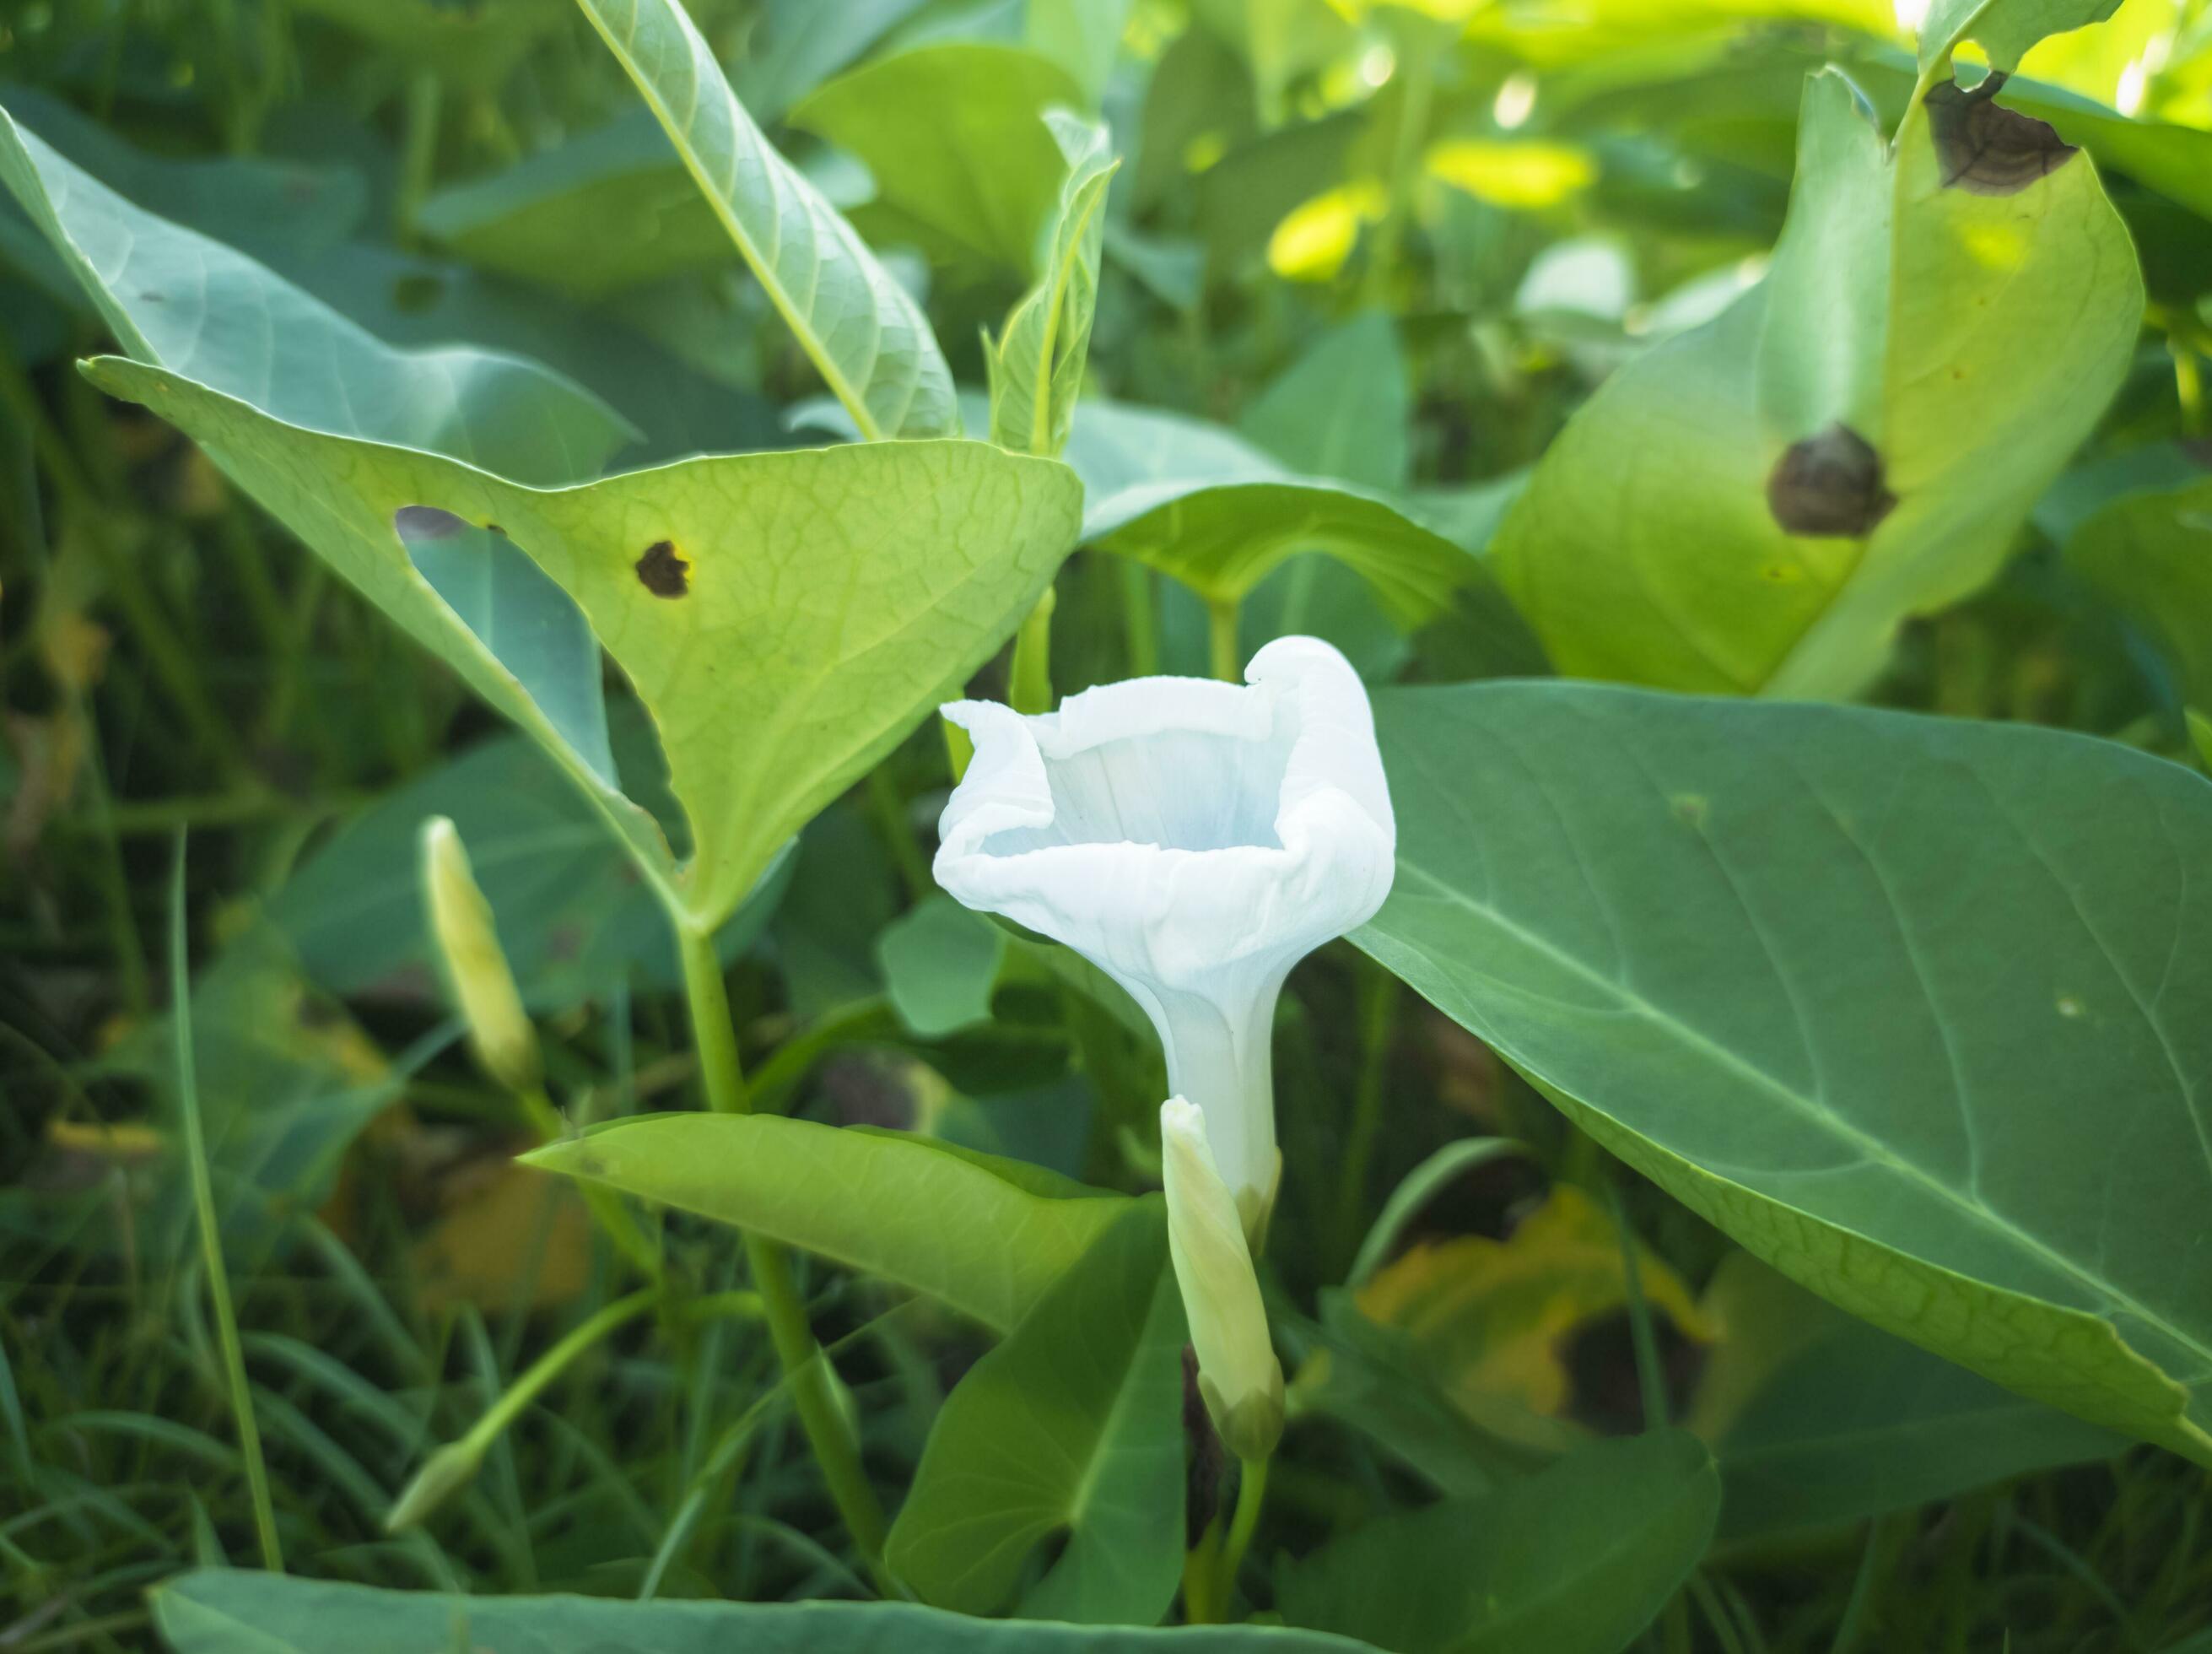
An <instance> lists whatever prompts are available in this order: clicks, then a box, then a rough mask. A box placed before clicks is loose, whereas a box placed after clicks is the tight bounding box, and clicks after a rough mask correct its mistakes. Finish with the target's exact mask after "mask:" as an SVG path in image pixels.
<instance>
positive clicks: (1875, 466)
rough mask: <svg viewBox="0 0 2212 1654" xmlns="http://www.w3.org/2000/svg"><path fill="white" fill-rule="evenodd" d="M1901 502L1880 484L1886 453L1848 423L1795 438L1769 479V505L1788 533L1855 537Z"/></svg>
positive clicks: (1767, 496)
mask: <svg viewBox="0 0 2212 1654" xmlns="http://www.w3.org/2000/svg"><path fill="white" fill-rule="evenodd" d="M1896 503H1897V496H1895V495H1894V494H1892V493H1891V492H1890V491H1889V490H1887V489H1886V488H1884V487H1883V486H1882V484H1881V455H1880V454H1878V453H1875V451H1874V447H1873V445H1872V444H1870V443H1869V441H1867V440H1866V438H1864V437H1863V436H1861V435H1859V434H1858V433H1857V431H1855V430H1853V429H1851V428H1850V426H1848V425H1844V424H1835V425H1831V426H1829V427H1828V429H1826V430H1824V431H1821V432H1820V433H1819V434H1817V435H1813V436H1808V437H1807V438H1805V439H1804V440H1803V441H1800V442H1792V443H1791V444H1790V446H1789V447H1787V448H1786V449H1784V451H1783V454H1782V458H1781V459H1778V460H1777V461H1776V462H1775V466H1774V470H1773V471H1772V472H1771V473H1770V474H1769V476H1768V477H1767V479H1766V508H1767V509H1768V510H1769V511H1771V512H1772V513H1773V514H1774V520H1775V521H1776V522H1778V523H1779V524H1780V525H1781V526H1782V529H1783V532H1784V533H1788V534H1806V535H1824V536H1835V537H1840V538H1848V539H1857V538H1859V537H1860V536H1862V535H1865V534H1871V533H1872V532H1874V528H1875V524H1876V523H1878V522H1880V521H1881V520H1882V519H1883V518H1884V517H1887V515H1889V510H1890V508H1891V507H1892V506H1893V505H1895V504H1896Z"/></svg>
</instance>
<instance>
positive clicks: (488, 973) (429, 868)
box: [422, 816, 542, 1092]
mask: <svg viewBox="0 0 2212 1654" xmlns="http://www.w3.org/2000/svg"><path fill="white" fill-rule="evenodd" d="M422 888H423V891H424V892H425V894H426V895H427V896H428V898H429V904H430V931H431V933H432V935H434V936H435V938H436V939H437V944H438V958H439V962H440V964H441V966H442V967H443V970H444V972H445V977H446V986H447V989H448V991H450V992H451V993H452V994H453V998H454V999H455V1000H457V1001H459V1006H460V1011H461V1016H462V1019H463V1020H464V1021H465V1022H466V1023H467V1024H468V1029H469V1045H470V1048H471V1049H473V1050H474V1051H475V1053H476V1055H477V1061H478V1062H480V1063H482V1064H483V1067H484V1072H485V1073H489V1075H490V1076H491V1077H492V1078H493V1079H495V1080H497V1081H498V1082H499V1083H500V1084H501V1085H504V1086H506V1087H507V1089H508V1090H510V1091H514V1092H534V1091H536V1090H537V1089H538V1082H539V1079H540V1078H541V1073H542V1071H541V1070H540V1068H539V1067H538V1031H537V1030H536V1029H535V1028H533V1027H532V1026H531V1023H530V1018H529V1016H528V1015H527V1013H526V1012H524V1010H523V1008H522V995H521V994H520V993H519V992H517V991H516V988H515V986H514V973H513V971H511V970H508V969H507V955H506V954H504V953H502V952H501V951H500V946H499V933H498V931H496V930H495V929H494V928H493V926H492V918H491V904H490V903H488V902H486V901H485V900H484V898H483V891H480V890H478V889H477V881H476V875H475V874H474V873H471V872H470V871H469V854H468V852H467V851H466V850H465V849H463V848H461V836H460V835H459V833H457V832H455V831H454V830H453V823H452V822H451V821H449V820H447V818H445V817H443V816H433V817H431V818H430V819H429V820H428V821H427V822H425V823H423V824H422Z"/></svg>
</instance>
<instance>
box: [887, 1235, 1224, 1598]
mask: <svg viewBox="0 0 2212 1654" xmlns="http://www.w3.org/2000/svg"><path fill="white" fill-rule="evenodd" d="M1122 1207H1123V1209H1122V1213H1121V1217H1120V1219H1119V1220H1118V1221H1117V1222H1116V1223H1115V1225H1114V1227H1113V1228H1112V1229H1111V1230H1109V1231H1107V1233H1106V1234H1104V1235H1103V1236H1101V1237H1099V1239H1098V1241H1097V1244H1094V1245H1093V1246H1092V1247H1091V1249H1090V1250H1088V1251H1087V1252H1085V1254H1084V1256H1083V1257H1082V1259H1081V1261H1080V1262H1078V1263H1076V1264H1075V1265H1074V1266H1073V1268H1070V1269H1069V1270H1068V1271H1067V1273H1066V1274H1065V1275H1064V1276H1063V1277H1062V1278H1061V1279H1060V1281H1059V1282H1058V1283H1057V1284H1056V1285H1055V1286H1053V1287H1052V1289H1051V1290H1050V1291H1048V1292H1046V1293H1045V1294H1044V1295H1043V1296H1042V1298H1039V1299H1038V1300H1037V1303H1036V1307H1035V1308H1034V1309H1032V1310H1030V1313H1029V1314H1028V1316H1026V1317H1024V1319H1023V1321H1022V1323H1021V1324H1020V1325H1019V1326H1018V1327H1016V1328H1015V1329H1014V1331H1013V1335H1012V1336H1011V1337H1009V1338H1008V1339H1007V1340H1006V1341H1005V1342H1004V1343H1002V1344H1000V1346H999V1347H997V1348H996V1349H994V1350H993V1351H991V1352H990V1353H988V1354H987V1355H986V1356H984V1358H983V1359H981V1360H980V1361H978V1362H977V1363H976V1364H975V1366H974V1367H973V1368H971V1369H970V1370H969V1373H968V1376H967V1377H965V1378H963V1379H962V1380H961V1382H960V1387H959V1388H958V1389H956V1390H954V1391H953V1392H952V1395H951V1398H950V1399H949V1400H947V1401H946V1402H945V1410H944V1411H943V1412H942V1413H940V1414H939V1415H938V1419H937V1424H936V1426H935V1427H934V1428H933V1429H932V1430H931V1432H930V1433H929V1445H928V1446H927V1449H925V1450H924V1451H923V1453H922V1458H921V1468H920V1469H918V1470H917V1471H916V1472H915V1482H914V1490H913V1492H911V1493H908V1495H907V1501H906V1504H905V1505H904V1506H903V1507H902V1508H901V1510H900V1511H899V1516H898V1521H897V1523H896V1524H895V1525H894V1526H893V1527H892V1529H891V1536H890V1545H889V1547H888V1548H887V1549H886V1551H885V1556H886V1557H887V1559H888V1560H890V1565H891V1566H892V1567H893V1568H894V1569H895V1570H896V1572H897V1573H898V1574H899V1576H900V1578H902V1579H904V1580H905V1581H906V1582H907V1583H908V1584H910V1585H912V1586H914V1588H915V1590H918V1591H919V1592H920V1593H921V1596H922V1597H923V1598H924V1600H926V1601H927V1602H933V1603H935V1604H937V1605H938V1606H939V1607H943V1608H957V1609H960V1610H962V1611H963V1612H964V1613H969V1614H987V1613H990V1612H992V1611H994V1610H995V1609H997V1608H1003V1607H1004V1606H1005V1605H1006V1598H1007V1596H1009V1595H1011V1594H1012V1590H1013V1588H1014V1585H1015V1583H1016V1581H1017V1580H1018V1578H1020V1575H1021V1572H1022V1568H1023V1565H1024V1563H1025V1562H1026V1561H1027V1560H1028V1559H1029V1554H1030V1552H1031V1551H1032V1550H1033V1549H1035V1548H1036V1546H1037V1545H1038V1544H1040V1543H1042V1542H1043V1541H1044V1540H1046V1539H1047V1538H1048V1537H1049V1536H1050V1535H1054V1534H1063V1535H1066V1547H1065V1548H1063V1549H1062V1550H1061V1552H1060V1556H1059V1559H1058V1560H1057V1561H1055V1562H1054V1564H1053V1566H1052V1568H1051V1569H1050V1571H1049V1572H1047V1573H1046V1575H1045V1577H1044V1578H1042V1580H1040V1581H1039V1582H1038V1583H1037V1584H1036V1587H1035V1588H1034V1589H1033V1590H1031V1591H1030V1594H1029V1596H1028V1597H1027V1598H1026V1599H1025V1600H1024V1603H1023V1605H1022V1612H1023V1613H1024V1614H1028V1615H1031V1616H1034V1617H1036V1618H1038V1619H1047V1620H1073V1621H1081V1622H1083V1623H1085V1624H1096V1625H1111V1624H1115V1623H1116V1622H1120V1623H1134V1624H1138V1625H1150V1624H1152V1623H1153V1622H1155V1621H1158V1619H1159V1617H1160V1615H1161V1614H1164V1613H1165V1612H1166V1611H1167V1607H1168V1604H1169V1603H1170V1602H1171V1601H1173V1600H1174V1597H1175V1592H1176V1582H1177V1580H1178V1579H1179V1578H1180V1577H1181V1575H1182V1556H1183V1509H1182V1501H1183V1426H1182V1346H1183V1340H1184V1337H1185V1336H1186V1334H1185V1331H1184V1327H1183V1317H1182V1298H1180V1297H1179V1296H1178V1294H1177V1292H1176V1283H1175V1277H1174V1275H1173V1274H1171V1273H1170V1271H1169V1269H1168V1267H1167V1261H1168V1248H1167V1225H1166V1222H1165V1216H1164V1211H1163V1209H1162V1207H1160V1204H1159V1202H1158V1201H1157V1200H1147V1201H1144V1202H1142V1203H1141V1204H1133V1203H1128V1202H1123V1203H1122Z"/></svg>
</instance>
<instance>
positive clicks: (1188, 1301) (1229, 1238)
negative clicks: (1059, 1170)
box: [1160, 1097, 1283, 1460]
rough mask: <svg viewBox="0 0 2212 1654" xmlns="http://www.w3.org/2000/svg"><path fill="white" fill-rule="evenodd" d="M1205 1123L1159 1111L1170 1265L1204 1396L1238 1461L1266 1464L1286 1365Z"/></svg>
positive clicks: (1177, 1107)
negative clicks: (1278, 1355) (1270, 1327)
mask: <svg viewBox="0 0 2212 1654" xmlns="http://www.w3.org/2000/svg"><path fill="white" fill-rule="evenodd" d="M1160 1173H1161V1177H1162V1179H1163V1181H1164V1182H1165V1183H1166V1184H1167V1195H1168V1255H1169V1256H1170V1258H1172V1259H1173V1260H1174V1262H1175V1272H1176V1286H1177V1287H1179V1288H1180V1289H1181V1290H1182V1309H1183V1318H1184V1319H1185V1320H1186V1321H1188V1323H1190V1343H1191V1347H1192V1349H1194V1351H1196V1352H1197V1354H1198V1393H1199V1394H1200V1396H1202V1397H1204V1398H1205V1402H1206V1411H1207V1412H1208V1413H1209V1414H1212V1417H1213V1427H1214V1428H1215V1429H1216V1430H1218V1431H1219V1432H1221V1439H1222V1441H1223V1443H1224V1444H1226V1445H1227V1447H1228V1449H1229V1450H1230V1451H1231V1452H1232V1453H1234V1454H1236V1455H1237V1457H1238V1458H1240V1459H1245V1460H1254V1459H1264V1458H1266V1457H1267V1455H1268V1454H1270V1453H1272V1452H1273V1451H1274V1450H1275V1443H1276V1441H1277V1439H1278V1438H1280V1436H1281V1435H1282V1433H1283V1364H1282V1363H1281V1362H1280V1361H1278V1360H1277V1359H1275V1346H1274V1343H1273V1341H1272V1340H1271V1339H1269V1337H1268V1336H1267V1306H1266V1305H1265V1304H1262V1303H1261V1298H1260V1279H1259V1277H1258V1276H1257V1275H1256V1274H1254V1273H1253V1269H1252V1254H1251V1251H1250V1250H1249V1248H1248V1247H1247V1246H1246V1245H1245V1244H1244V1233H1243V1225H1242V1223H1241V1221H1240V1219H1239V1218H1238V1216H1237V1205H1236V1202H1235V1201H1233V1200H1232V1199H1231V1197H1230V1194H1229V1189H1228V1186H1227V1185H1226V1184H1225V1183H1223V1182H1222V1181H1221V1176H1220V1174H1219V1173H1218V1171H1215V1170H1214V1165H1213V1156H1212V1153H1211V1152H1209V1151H1208V1150H1207V1148H1206V1119H1205V1116H1204V1115H1203V1114H1201V1113H1200V1110H1198V1109H1197V1108H1196V1107H1194V1105H1192V1104H1189V1103H1187V1102H1185V1101H1184V1100H1183V1099H1182V1098H1180V1097H1171V1098H1169V1099H1168V1100H1167V1101H1166V1102H1164V1103H1163V1104H1160Z"/></svg>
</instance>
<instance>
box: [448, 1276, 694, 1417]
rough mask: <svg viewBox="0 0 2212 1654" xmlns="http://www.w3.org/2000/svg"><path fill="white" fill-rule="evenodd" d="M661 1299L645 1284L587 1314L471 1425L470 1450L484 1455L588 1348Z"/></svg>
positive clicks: (657, 1292)
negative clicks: (549, 1385) (624, 1296)
mask: <svg viewBox="0 0 2212 1654" xmlns="http://www.w3.org/2000/svg"><path fill="white" fill-rule="evenodd" d="M659 1301H660V1292H659V1288H658V1287H653V1286H643V1287H640V1288H639V1289H638V1290H637V1291H636V1292H632V1293H630V1294H629V1296H628V1297H626V1298H617V1299H616V1300H615V1301H614V1302H613V1303H611V1304H602V1305H600V1307H599V1309H597V1310H594V1311H592V1313H591V1314H590V1315H587V1316H586V1317H584V1318H583V1319H582V1320H581V1321H580V1322H578V1323H576V1324H575V1325H574V1327H572V1328H570V1329H568V1333H567V1335H565V1336H563V1337H562V1339H561V1341H559V1342H558V1343H556V1344H555V1345H554V1346H553V1347H552V1348H551V1349H550V1350H547V1351H546V1352H545V1353H544V1354H543V1355H541V1356H539V1357H538V1359H536V1360H535V1361H532V1363H531V1364H530V1365H529V1366H528V1367H527V1368H526V1369H525V1370H524V1371H523V1374H522V1377H520V1378H518V1379H516V1380H515V1381H514V1382H513V1383H511V1384H509V1385H508V1386H507V1389H506V1392H505V1393H504V1394H503V1395H501V1396H500V1398H499V1399H498V1400H497V1401H496V1402H493V1403H492V1404H491V1405H490V1406H489V1408H486V1409H485V1410H484V1415H483V1417H482V1418H481V1419H478V1420H477V1421H476V1423H475V1424H473V1425H471V1426H469V1433H468V1434H467V1435H465V1436H464V1437H462V1438H461V1441H462V1443H463V1444H465V1445H466V1447H467V1448H468V1449H470V1450H473V1451H474V1452H476V1453H477V1454H482V1453H483V1452H484V1451H485V1450H487V1449H488V1448H489V1447H490V1445H491V1444H492V1443H493V1442H494V1441H495V1440H496V1439H497V1438H499V1437H500V1436H501V1434H503V1433H504V1432H506V1429H507V1426H509V1425H511V1424H513V1422H514V1421H515V1420H517V1419H519V1418H520V1417H521V1416H522V1413H523V1409H524V1408H527V1407H528V1406H529V1405H530V1404H531V1403H532V1402H534V1401H536V1400H537V1399H538V1396H541V1395H543V1394H544V1390H545V1387H546V1386H547V1385H548V1384H550V1383H552V1382H553V1381H554V1380H555V1379H556V1378H558V1377H560V1376H561V1375H562V1373H563V1372H565V1371H568V1366H569V1364H570V1363H572V1362H573V1361H574V1360H575V1359H576V1358H577V1357H578V1356H580V1355H581V1354H582V1353H584V1352H585V1351H586V1350H587V1349H589V1348H591V1347H592V1345H594V1344H596V1343H598V1342H599V1341H600V1340H601V1339H603V1338H605V1337H606V1336H607V1335H610V1334H611V1333H613V1332H616V1331H617V1330H619V1329H621V1328H623V1326H625V1325H627V1324H628V1323H630V1322H632V1321H635V1319H637V1317H640V1316H641V1315H643V1314H644V1313H645V1312H646V1311H647V1310H649V1309H651V1308H652V1307H653V1305H654V1304H657V1303H659Z"/></svg>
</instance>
